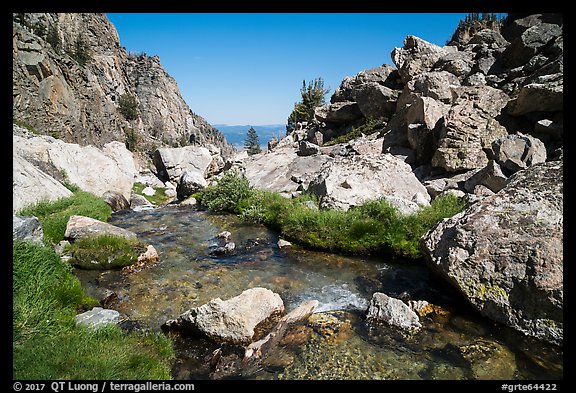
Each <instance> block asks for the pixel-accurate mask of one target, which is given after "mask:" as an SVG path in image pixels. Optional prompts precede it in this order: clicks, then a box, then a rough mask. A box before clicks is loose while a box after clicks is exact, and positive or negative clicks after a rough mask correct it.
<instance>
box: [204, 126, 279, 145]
mask: <svg viewBox="0 0 576 393" xmlns="http://www.w3.org/2000/svg"><path fill="white" fill-rule="evenodd" d="M213 127H215V128H217V129H218V130H219V131H220V132H221V133H222V134H223V135H224V136H225V137H226V140H227V141H228V143H230V144H231V145H234V146H235V147H236V148H237V149H243V148H244V140H245V139H246V133H247V132H248V129H250V127H253V128H254V129H255V130H256V132H257V133H258V139H259V140H260V145H261V146H262V149H264V150H265V149H266V148H267V146H268V141H269V140H270V139H272V138H273V137H277V138H278V137H280V138H281V137H284V136H285V135H286V124H268V125H262V126H250V125H246V126H242V125H227V124H213Z"/></svg>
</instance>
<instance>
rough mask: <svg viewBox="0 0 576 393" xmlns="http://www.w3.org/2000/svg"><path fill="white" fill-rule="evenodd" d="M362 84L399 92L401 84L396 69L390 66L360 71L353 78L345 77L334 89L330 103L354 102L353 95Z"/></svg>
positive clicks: (384, 65)
mask: <svg viewBox="0 0 576 393" xmlns="http://www.w3.org/2000/svg"><path fill="white" fill-rule="evenodd" d="M364 84H377V85H380V86H383V87H387V88H389V89H393V90H400V89H401V88H402V84H401V82H400V76H399V75H398V70H397V69H396V67H394V66H392V65H390V64H383V65H381V66H380V67H375V68H371V69H369V70H364V71H360V72H359V73H358V74H356V75H354V76H347V77H345V78H344V79H343V80H342V83H340V87H338V89H336V91H335V92H334V94H333V95H332V97H331V98H330V103H332V104H334V103H335V102H342V101H355V99H354V96H353V93H354V91H355V90H357V89H358V88H359V87H361V86H362V85H364Z"/></svg>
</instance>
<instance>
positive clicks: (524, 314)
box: [421, 161, 564, 345]
mask: <svg viewBox="0 0 576 393" xmlns="http://www.w3.org/2000/svg"><path fill="white" fill-rule="evenodd" d="M562 179H563V162H562V161H552V162H546V163H541V164H536V165H533V166H531V167H530V168H528V169H525V170H523V171H520V172H518V173H516V174H514V175H513V176H512V177H511V178H510V179H509V181H508V184H507V185H506V186H505V187H504V188H503V189H502V190H501V191H500V192H498V193H496V194H494V195H492V196H487V197H485V198H483V199H481V200H480V201H479V202H477V203H475V204H473V205H471V206H470V207H469V208H468V209H466V210H465V211H463V212H461V213H459V214H457V215H455V216H454V217H452V218H449V219H446V220H444V221H442V222H441V223H439V224H438V225H437V226H436V227H435V228H433V230H431V231H430V232H428V233H427V234H426V235H425V236H424V237H423V238H422V240H421V246H422V251H423V253H424V255H425V256H426V257H427V258H426V259H427V264H428V266H430V267H431V268H432V269H433V270H434V271H435V272H437V273H438V274H439V275H441V276H442V277H444V278H445V279H447V280H448V281H449V282H450V283H452V284H453V285H455V286H456V287H457V288H458V289H459V290H460V291H461V292H462V293H463V295H464V296H465V297H466V298H467V299H468V301H469V302H470V303H471V304H472V305H473V306H474V307H475V308H476V309H478V310H479V311H480V313H481V314H482V315H484V316H486V317H488V318H490V319H492V320H494V321H497V322H500V323H503V324H505V325H508V326H511V327H513V328H515V329H516V330H519V331H521V332H524V333H525V334H528V335H530V336H534V337H537V338H539V339H541V340H544V341H547V342H551V343H555V344H559V345H561V344H562V341H563V300H564V297H563V293H564V290H563V261H564V256H563V180H562Z"/></svg>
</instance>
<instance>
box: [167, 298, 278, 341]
mask: <svg viewBox="0 0 576 393" xmlns="http://www.w3.org/2000/svg"><path fill="white" fill-rule="evenodd" d="M283 312H284V303H283V302H282V299H281V298H280V296H279V295H278V294H277V293H274V292H272V291H271V290H269V289H266V288H250V289H247V290H245V291H244V292H242V293H241V294H240V295H238V296H236V297H233V298H231V299H228V300H222V299H220V298H216V299H212V300H210V301H209V302H208V303H206V304H203V305H201V306H199V307H196V308H193V309H191V310H188V311H186V312H185V313H183V314H182V315H180V316H179V317H178V318H177V319H173V320H169V321H166V323H165V324H164V325H163V328H164V329H169V330H171V329H176V330H181V331H182V330H183V331H188V332H194V331H196V332H200V333H202V334H204V335H206V336H208V337H209V338H211V339H212V340H215V341H216V342H219V343H228V344H249V343H250V342H252V341H254V335H255V329H256V328H257V327H258V325H260V324H262V323H264V322H266V321H269V320H270V319H271V318H273V317H277V316H279V315H280V314H282V313H283Z"/></svg>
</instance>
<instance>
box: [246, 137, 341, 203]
mask: <svg viewBox="0 0 576 393" xmlns="http://www.w3.org/2000/svg"><path fill="white" fill-rule="evenodd" d="M332 159H333V158H332V157H329V156H328V155H324V154H316V155H312V156H300V155H297V154H296V150H295V149H293V148H291V147H289V146H285V147H282V148H276V149H274V151H272V152H269V153H266V154H257V155H254V156H251V157H249V158H247V159H245V160H243V161H241V162H239V163H238V164H235V165H237V166H238V167H240V168H241V171H242V172H243V173H244V175H245V176H246V179H248V181H249V182H250V185H251V186H253V187H255V188H258V189H264V190H269V191H277V192H284V193H292V192H294V191H297V190H298V189H299V188H302V187H304V188H305V187H307V186H308V183H309V182H310V180H311V179H312V178H313V177H315V176H316V174H317V173H318V172H319V171H320V170H321V168H322V165H323V164H324V163H326V162H328V161H332Z"/></svg>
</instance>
